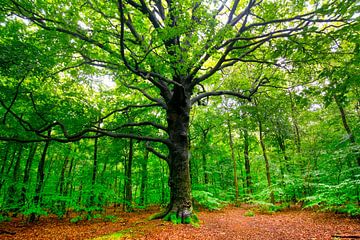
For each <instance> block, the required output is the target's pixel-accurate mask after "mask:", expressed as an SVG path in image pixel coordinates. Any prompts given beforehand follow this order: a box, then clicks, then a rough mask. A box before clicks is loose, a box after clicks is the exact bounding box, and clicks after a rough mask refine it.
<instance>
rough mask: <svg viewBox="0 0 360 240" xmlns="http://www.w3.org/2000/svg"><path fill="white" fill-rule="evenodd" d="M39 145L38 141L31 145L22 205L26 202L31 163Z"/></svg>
mask: <svg viewBox="0 0 360 240" xmlns="http://www.w3.org/2000/svg"><path fill="white" fill-rule="evenodd" d="M37 146H38V144H37V143H35V144H33V145H31V146H30V150H29V156H28V158H27V160H26V165H25V170H24V178H23V186H22V189H21V205H23V206H24V205H25V204H26V193H27V187H28V182H29V179H30V171H31V165H32V162H33V160H34V157H35V153H36V149H37Z"/></svg>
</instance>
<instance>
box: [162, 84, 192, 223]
mask: <svg viewBox="0 0 360 240" xmlns="http://www.w3.org/2000/svg"><path fill="white" fill-rule="evenodd" d="M190 104H191V103H190V94H189V92H187V91H185V89H184V88H183V87H180V86H175V87H174V90H173V96H172V98H171V100H170V101H169V102H168V103H167V112H166V113H167V123H168V134H169V140H170V144H169V159H168V164H169V170H170V174H169V187H170V204H169V206H168V209H167V211H166V213H165V214H166V217H165V219H168V220H171V221H173V222H174V221H176V222H181V223H190V218H191V215H192V211H193V208H192V198H191V183H190V169H189V142H188V134H189V119H190V116H189V114H190V108H191V105H190Z"/></svg>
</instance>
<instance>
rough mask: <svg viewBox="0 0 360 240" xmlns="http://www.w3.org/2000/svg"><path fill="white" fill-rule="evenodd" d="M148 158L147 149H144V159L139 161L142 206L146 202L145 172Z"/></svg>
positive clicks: (146, 174)
mask: <svg viewBox="0 0 360 240" xmlns="http://www.w3.org/2000/svg"><path fill="white" fill-rule="evenodd" d="M148 160H149V150H147V149H145V152H144V159H143V161H142V163H141V186H140V205H141V206H144V205H145V204H146V201H145V200H146V199H145V196H146V188H147V178H148V172H147V164H148Z"/></svg>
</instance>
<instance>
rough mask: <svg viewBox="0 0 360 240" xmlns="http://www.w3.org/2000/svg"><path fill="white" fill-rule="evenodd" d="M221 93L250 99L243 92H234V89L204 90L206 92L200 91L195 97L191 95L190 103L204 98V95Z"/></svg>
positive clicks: (218, 94) (219, 94)
mask: <svg viewBox="0 0 360 240" xmlns="http://www.w3.org/2000/svg"><path fill="white" fill-rule="evenodd" d="M221 95H229V96H235V97H238V98H241V99H246V100H249V101H250V100H251V98H250V97H249V96H246V95H245V94H243V93H238V92H234V91H225V90H224V91H214V92H206V93H201V94H199V95H197V96H195V97H193V98H192V99H191V104H192V105H193V104H194V103H196V102H197V101H199V100H201V99H203V98H206V97H210V96H221Z"/></svg>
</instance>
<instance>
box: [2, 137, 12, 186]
mask: <svg viewBox="0 0 360 240" xmlns="http://www.w3.org/2000/svg"><path fill="white" fill-rule="evenodd" d="M9 150H10V144H9V143H6V146H5V152H4V155H3V157H2V164H1V169H0V176H1V178H0V190H1V187H2V183H3V181H5V180H4V179H2V178H4V174H5V167H6V162H7V159H8V155H9Z"/></svg>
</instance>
